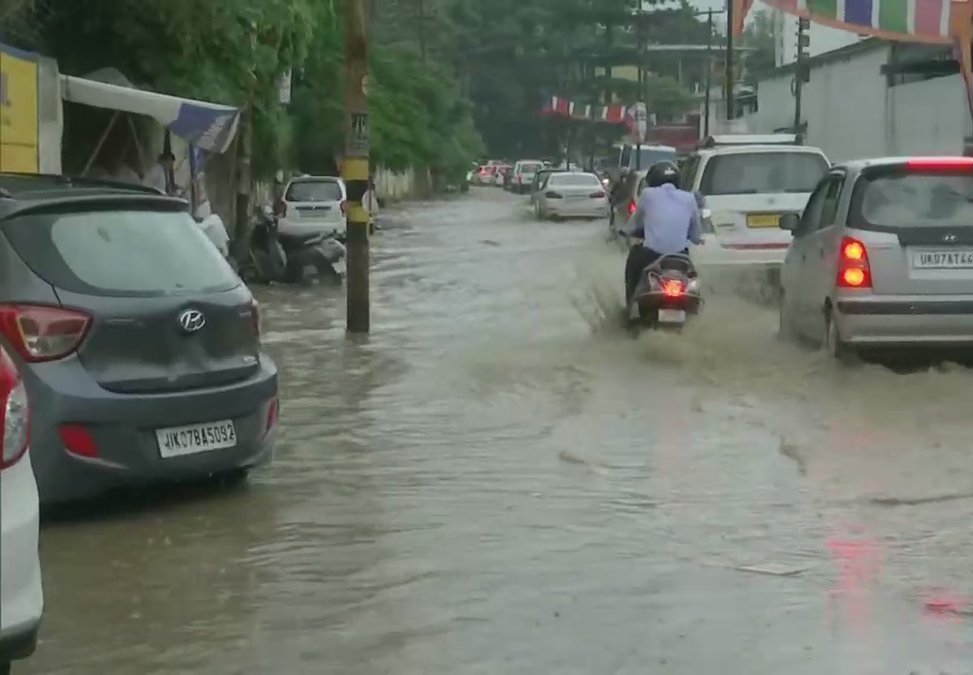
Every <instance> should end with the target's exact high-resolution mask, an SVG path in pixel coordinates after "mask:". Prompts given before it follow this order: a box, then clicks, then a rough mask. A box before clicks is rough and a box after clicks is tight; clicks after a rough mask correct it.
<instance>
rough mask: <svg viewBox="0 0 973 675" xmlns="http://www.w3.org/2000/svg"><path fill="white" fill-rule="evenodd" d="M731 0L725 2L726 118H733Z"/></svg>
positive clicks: (728, 119)
mask: <svg viewBox="0 0 973 675" xmlns="http://www.w3.org/2000/svg"><path fill="white" fill-rule="evenodd" d="M733 117H734V116H733V0H727V3H726V120H727V121H728V122H729V121H730V120H732V119H733Z"/></svg>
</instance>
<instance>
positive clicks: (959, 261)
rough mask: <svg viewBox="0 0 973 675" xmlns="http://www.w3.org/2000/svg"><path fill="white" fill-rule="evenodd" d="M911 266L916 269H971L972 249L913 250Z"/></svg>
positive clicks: (972, 261) (972, 266)
mask: <svg viewBox="0 0 973 675" xmlns="http://www.w3.org/2000/svg"><path fill="white" fill-rule="evenodd" d="M912 266H913V267H915V268H918V269H933V270H966V269H973V250H970V249H961V250H956V249H953V250H948V251H913V253H912Z"/></svg>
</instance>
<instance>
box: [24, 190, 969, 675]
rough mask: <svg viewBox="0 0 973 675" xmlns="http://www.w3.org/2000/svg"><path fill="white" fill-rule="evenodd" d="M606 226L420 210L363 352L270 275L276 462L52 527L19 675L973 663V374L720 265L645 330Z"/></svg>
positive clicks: (501, 210) (377, 303)
mask: <svg viewBox="0 0 973 675" xmlns="http://www.w3.org/2000/svg"><path fill="white" fill-rule="evenodd" d="M602 234H603V224H600V223H599V224H590V223H577V224H576V223H559V224H549V223H543V224H541V223H537V222H534V221H532V220H530V219H529V218H528V216H527V213H526V209H525V208H524V207H523V204H522V201H521V200H515V198H513V197H511V196H509V195H505V194H502V193H500V192H499V191H488V190H481V191H476V193H475V194H474V195H473V196H471V197H470V198H468V199H458V200H455V201H450V202H442V203H435V204H414V205H410V206H408V207H407V208H405V209H403V210H402V211H400V212H398V213H396V214H395V216H394V220H393V221H391V222H390V224H389V226H388V227H387V228H386V229H385V230H384V231H383V232H382V234H380V235H379V236H378V237H376V238H375V240H374V246H373V288H372V299H373V327H374V333H373V335H371V336H370V337H369V338H368V339H364V340H357V341H350V340H347V339H346V338H345V336H344V330H343V323H344V298H343V296H342V295H341V293H340V291H336V290H333V289H327V288H308V289H300V290H296V289H287V288H271V289H262V290H260V291H259V293H258V294H259V296H260V300H261V303H262V307H263V309H264V312H265V326H264V327H265V335H266V338H265V339H266V343H267V346H268V349H269V350H270V351H271V352H272V354H273V355H274V356H275V358H276V359H277V361H278V364H279V365H280V368H281V383H282V392H281V401H282V407H281V421H282V431H283V437H282V440H281V443H280V447H279V453H278V457H277V459H276V461H275V463H274V464H273V466H272V467H270V468H269V469H268V470H266V471H262V472H259V473H258V474H257V475H256V476H255V477H253V479H252V480H251V485H250V486H249V488H245V489H240V490H230V491H226V492H222V493H220V494H216V495H212V496H211V497H210V498H206V499H189V498H187V499H185V500H177V501H176V502H175V504H174V505H168V506H166V507H164V508H162V507H160V508H155V509H148V510H145V511H141V512H137V513H133V514H130V515H128V516H127V517H125V518H114V519H107V520H106V519H103V518H97V517H92V518H90V519H87V520H84V519H83V520H81V521H80V522H72V523H64V524H54V525H52V526H50V527H48V528H47V529H45V532H44V541H43V546H44V565H45V583H46V587H47V592H48V605H49V611H48V618H47V621H46V624H45V630H44V636H43V639H44V642H43V644H42V646H41V649H40V651H39V653H38V655H37V658H36V659H34V660H33V661H32V662H31V663H30V664H28V665H27V666H26V667H25V668H24V672H28V673H29V672H34V673H71V674H72V675H74V674H80V675H85V674H86V673H104V672H113V673H114V672H118V673H129V672H131V673H140V674H145V675H149V674H157V673H196V672H198V673H207V674H209V673H288V674H291V673H314V674H319V673H322V672H335V673H342V674H343V675H344V674H351V675H355V674H357V673H362V674H372V673H389V672H394V673H424V672H435V673H517V672H531V673H540V672H544V673H547V672H551V673H559V674H562V673H564V674H570V673H584V674H590V673H595V672H613V673H645V672H653V673H680V674H686V675H690V674H695V673H702V672H727V673H748V674H760V673H768V674H769V673H773V674H774V675H777V674H778V673H788V674H789V675H790V674H792V673H809V674H810V673H814V674H815V675H817V674H819V673H822V672H829V673H849V674H854V675H861V674H862V673H873V672H874V673H890V672H908V670H902V668H901V667H902V665H903V664H910V667H911V664H916V666H917V667H923V668H925V667H933V666H935V667H940V668H952V670H949V672H950V673H953V674H955V673H961V672H970V669H969V668H968V667H967V669H966V670H962V669H957V668H956V666H957V664H962V663H963V660H962V657H963V656H966V657H967V660H966V663H967V664H969V663H973V661H971V660H970V659H969V658H968V656H969V648H970V647H971V641H970V639H969V637H968V636H966V632H968V631H967V630H966V629H967V626H966V625H965V624H966V620H967V619H966V618H965V617H963V616H962V615H961V614H960V613H959V612H952V613H951V614H952V616H954V617H956V616H960V618H959V620H958V622H954V623H949V622H934V621H931V620H929V618H928V612H926V611H925V610H924V608H929V607H930V606H931V605H936V602H937V600H936V598H938V602H939V604H940V605H942V604H943V603H944V602H945V601H944V600H943V598H944V597H946V598H954V599H955V598H959V597H961V596H962V591H965V590H966V589H968V587H969V547H970V545H971V543H973V541H971V535H970V533H969V520H970V516H971V515H973V514H971V513H970V511H971V504H973V499H969V500H968V499H966V498H965V495H967V494H969V493H971V492H973V485H971V484H970V478H969V475H970V472H969V471H968V466H969V450H968V434H967V433H966V419H967V416H968V413H967V412H966V409H967V407H968V406H967V404H966V402H965V397H966V392H967V391H968V390H969V387H970V384H971V383H973V380H971V377H973V375H971V373H970V372H969V371H967V370H964V369H959V368H947V369H945V370H939V369H935V370H929V371H921V372H914V373H911V374H906V375H900V374H895V373H892V372H890V371H888V370H885V369H882V368H880V367H876V366H863V367H861V368H857V369H854V370H851V371H845V370H842V369H840V368H838V367H836V366H835V365H834V364H833V363H831V362H830V361H828V360H827V359H826V358H824V357H823V356H822V355H821V354H819V353H817V352H814V351H808V350H806V349H804V348H801V347H797V346H792V345H786V344H781V343H780V342H778V341H777V339H776V338H775V335H774V333H775V330H776V314H775V312H774V310H772V309H769V308H766V307H763V306H760V305H758V304H755V303H754V302H752V301H751V299H749V296H750V295H751V293H750V291H749V290H747V289H746V284H745V283H741V282H740V280H739V279H734V278H732V275H730V276H728V275H726V274H725V273H719V272H717V271H715V270H709V271H706V270H704V279H705V280H706V284H707V289H708V290H707V304H706V305H705V307H704V309H703V313H702V314H701V315H700V316H699V317H697V320H695V321H694V322H693V323H692V324H690V325H689V326H688V327H687V329H686V330H685V331H684V332H683V333H682V334H678V335H677V334H645V335H643V336H642V337H640V338H639V339H638V340H632V339H630V338H628V337H627V336H626V335H625V334H624V332H623V331H621V329H620V326H621V323H620V321H619V313H620V295H621V292H622V288H621V286H622V268H623V263H624V259H623V257H622V256H621V255H620V254H619V252H618V251H617V249H613V248H612V247H610V246H607V245H605V244H604V243H603V241H602V240H601V236H602ZM741 288H743V289H744V291H743V292H742V293H741ZM741 295H742V296H744V297H741ZM944 496H946V497H950V499H948V500H947V499H942V497H944ZM847 523H860V525H856V526H855V527H849V526H848V525H847ZM741 565H749V566H760V565H771V566H773V565H778V566H779V565H783V566H785V567H791V568H794V569H800V570H803V571H802V572H801V573H800V574H796V575H792V576H788V577H786V578H776V577H773V576H760V575H743V574H741V573H739V572H737V571H734V570H733V568H734V567H735V566H741ZM931 588H945V589H957V591H956V592H955V593H954V594H945V595H944V594H939V595H935V594H934V596H933V599H932V600H929V599H927V595H929V593H930V591H928V590H927V589H931ZM924 589H925V590H924ZM941 613H945V612H941ZM79 616H83V617H84V620H83V621H78V617H79ZM106 664H110V667H109V666H108V665H106ZM963 667H966V666H963Z"/></svg>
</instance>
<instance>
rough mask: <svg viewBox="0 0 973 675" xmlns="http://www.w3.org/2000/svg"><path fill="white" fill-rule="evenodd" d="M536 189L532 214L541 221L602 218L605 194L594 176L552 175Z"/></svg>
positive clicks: (606, 196)
mask: <svg viewBox="0 0 973 675" xmlns="http://www.w3.org/2000/svg"><path fill="white" fill-rule="evenodd" d="M544 181H545V182H544V183H542V184H541V185H540V186H538V191H537V197H536V201H535V202H534V212H535V213H536V215H537V217H538V219H540V220H546V219H550V220H558V219H561V218H588V219H595V218H605V217H607V216H608V195H607V194H606V193H605V187H604V185H602V183H601V180H600V179H599V178H598V176H596V175H595V174H593V173H585V172H581V171H565V172H562V173H552V174H550V175H549V176H547V177H546V178H545V179H544Z"/></svg>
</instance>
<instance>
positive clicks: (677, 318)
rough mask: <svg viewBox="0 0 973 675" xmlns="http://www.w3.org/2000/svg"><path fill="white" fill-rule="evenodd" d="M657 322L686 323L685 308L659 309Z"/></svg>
mask: <svg viewBox="0 0 973 675" xmlns="http://www.w3.org/2000/svg"><path fill="white" fill-rule="evenodd" d="M659 323H686V310H684V309H660V310H659Z"/></svg>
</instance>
